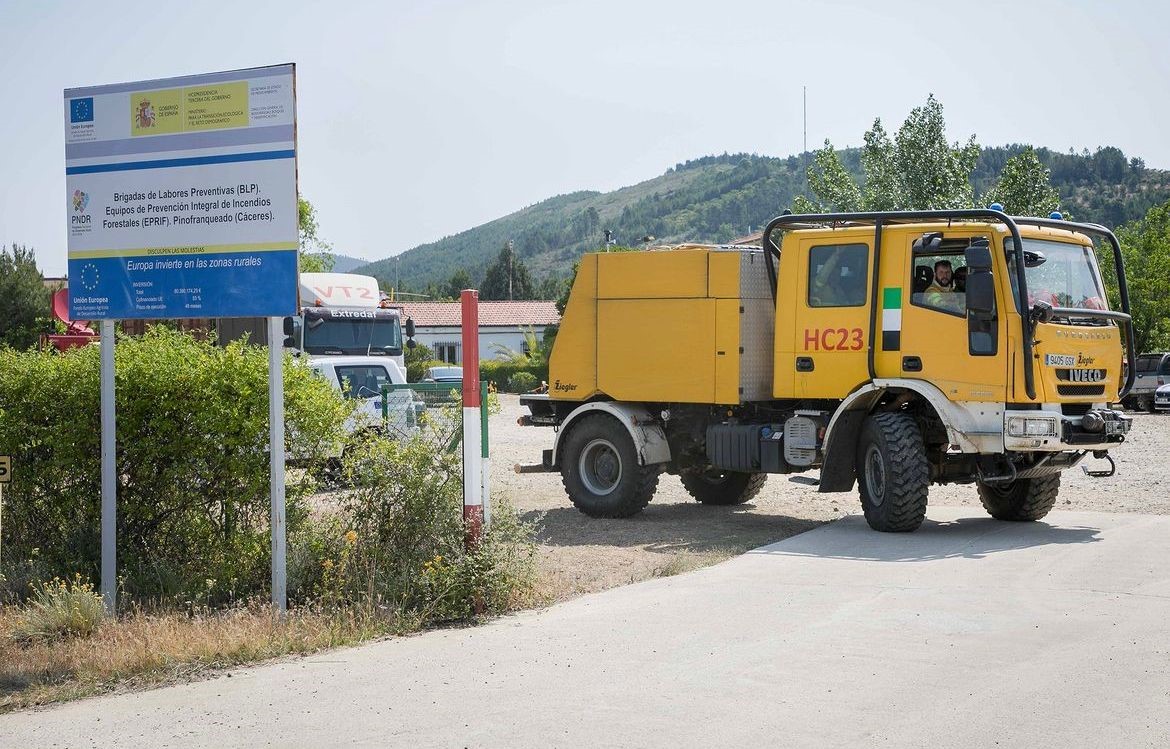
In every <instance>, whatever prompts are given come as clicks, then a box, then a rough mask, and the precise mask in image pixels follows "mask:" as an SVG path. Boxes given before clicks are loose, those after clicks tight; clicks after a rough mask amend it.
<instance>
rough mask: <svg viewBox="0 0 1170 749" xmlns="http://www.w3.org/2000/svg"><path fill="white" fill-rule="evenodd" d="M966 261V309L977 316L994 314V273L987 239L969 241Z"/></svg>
mask: <svg viewBox="0 0 1170 749" xmlns="http://www.w3.org/2000/svg"><path fill="white" fill-rule="evenodd" d="M964 254H965V255H966V262H967V309H968V310H969V311H970V312H972V313H974V314H976V315H979V316H984V317H990V316H992V315H994V314H995V274H994V273H992V271H991V247H990V246H989V245H988V243H987V241H986V240H984V241H982V242H981V241H978V240H976V241H975V242H972V243H971V246H970V247H968V248H967V251H966V252H965V253H964Z"/></svg>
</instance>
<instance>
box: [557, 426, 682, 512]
mask: <svg viewBox="0 0 1170 749" xmlns="http://www.w3.org/2000/svg"><path fill="white" fill-rule="evenodd" d="M560 463H561V482H562V483H564V485H565V491H566V492H567V493H568V495H569V499H570V500H572V502H573V505H574V506H575V507H576V508H577V509H578V510H580V511H581V512H583V513H585V514H586V515H588V516H589V517H593V518H628V517H630V516H631V515H636V514H638V513H639V512H641V511H642V510H643V509H644V508H645V507H646V505H648V504H650V500H651V499H652V498H653V497H654V490H655V489H657V488H658V474H659V472H660V470H661V467H660V466H657V465H648V466H646V465H639V464H638V452H637V450H636V449H635V447H634V440H633V438H631V437H630V433H629V432H627V431H626V429H625V427H623V426H622V425H621V424H619V423H618V422H617V420H616V419H614V418H613V417H612V416H609V415H605V414H597V415H594V416H585V417H583V418H582V419H581V421H580V423H577V424H574V425H573V426H572V431H570V432H569V434H568V435H567V436H566V438H565V449H564V452H563V453H562V455H561V458H560Z"/></svg>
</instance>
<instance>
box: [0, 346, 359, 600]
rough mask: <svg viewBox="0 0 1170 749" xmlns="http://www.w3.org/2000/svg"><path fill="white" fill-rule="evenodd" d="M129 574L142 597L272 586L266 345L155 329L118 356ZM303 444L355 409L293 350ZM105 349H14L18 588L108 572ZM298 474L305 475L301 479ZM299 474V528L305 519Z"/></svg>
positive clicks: (5, 407) (124, 550)
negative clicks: (102, 390)
mask: <svg viewBox="0 0 1170 749" xmlns="http://www.w3.org/2000/svg"><path fill="white" fill-rule="evenodd" d="M115 369H116V375H115V378H116V388H117V389H116V393H117V395H116V402H117V442H118V444H117V456H116V461H117V470H118V523H117V528H118V569H119V575H120V577H122V578H123V587H124V590H125V591H126V592H127V593H129V594H130V595H132V596H135V597H185V598H187V599H194V600H198V601H201V602H209V601H215V600H226V599H228V598H233V597H237V596H242V595H248V594H252V593H257V592H263V591H264V590H265V589H266V587H267V584H268V578H269V538H268V536H269V534H268V513H269V507H268V504H269V500H268V452H267V443H268V389H267V381H268V365H267V351H266V349H264V348H258V347H250V346H245V345H242V344H240V343H233V344H231V345H229V346H227V347H226V348H219V347H217V346H215V345H214V344H213V343H210V342H207V341H198V340H196V339H194V338H192V337H191V336H190V335H188V334H184V333H180V332H176V331H171V330H166V329H163V328H154V329H151V330H149V331H148V332H147V333H146V335H144V336H142V337H138V338H125V339H122V340H119V342H118V346H117V350H116V362H115ZM284 373H285V374H284V392H285V419H286V425H287V429H288V432H287V434H289V435H295V436H294V437H291V438H290V439H289V445H288V447H289V449H290V450H292V448H293V447H294V445H293V443H294V442H295V448H296V452H297V453H298V454H304V455H312V456H322V455H324V454H325V453H326V452H327V451H328V448H329V446H331V445H333V444H336V443H337V442H338V441H339V440H340V438H341V424H342V423H343V422H344V420H345V418H346V416H347V414H348V413H349V406H348V405H347V404H346V403H345V402H344V401H342V400H341V398H340V397H339V396H338V395H337V394H336V393H335V392H334V390H333V389H332V388H331V387H330V386H329V385H328V383H325V382H323V381H321V380H319V379H318V378H316V377H313V376H312V375H311V373H310V371H309V370H308V368H307V367H303V366H297V365H294V364H293V363H292V360H291V359H287V358H286V360H285V367H284ZM99 406H100V399H99V348H98V347H97V346H88V347H85V348H81V349H74V350H72V351H69V352H68V353H65V354H54V353H48V352H37V351H31V352H23V353H22V352H15V351H11V350H0V454H5V455H11V456H12V458H13V463H14V470H13V475H12V484H11V485H10V487H9V489H8V490H7V491H5V493H4V502H5V506H4V521H3V528H2V532H3V538H2V539H0V541H2V544H3V564H4V567H3V568H2V569H0V574H3V575H4V578H5V582H4V584H3V586H0V592H2V587H7V589H8V592H9V593H13V594H16V595H24V594H25V593H27V587H28V583H30V582H34V581H36V580H38V579H41V580H44V579H49V578H51V577H52V576H54V575H56V576H61V577H66V576H69V575H71V574H72V573H75V572H79V573H81V574H83V575H85V576H88V577H90V578H91V579H93V580H95V581H96V580H97V578H98V572H99V564H100V560H99V558H100V539H99V526H100V516H101V462H100V409H99ZM293 475H299V474H296V473H294V474H293ZM311 489H312V486H311V485H310V484H309V483H308V482H299V483H298V482H290V484H289V486H288V487H287V495H288V526H289V531H290V533H293V534H295V533H296V532H297V531H298V529H299V527H300V526H301V525H302V524H303V523H304V521H305V519H306V516H307V507H306V498H307V494H308V492H309V491H310V490H311Z"/></svg>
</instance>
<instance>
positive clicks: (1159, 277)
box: [1101, 201, 1170, 353]
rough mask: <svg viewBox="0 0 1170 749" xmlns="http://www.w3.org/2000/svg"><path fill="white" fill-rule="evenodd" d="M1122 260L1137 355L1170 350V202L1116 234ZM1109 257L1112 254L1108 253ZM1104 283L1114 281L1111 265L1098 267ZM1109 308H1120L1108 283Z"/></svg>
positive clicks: (1109, 259) (1110, 262) (1107, 263)
mask: <svg viewBox="0 0 1170 749" xmlns="http://www.w3.org/2000/svg"><path fill="white" fill-rule="evenodd" d="M1117 238H1118V239H1119V240H1120V241H1121V252H1122V256H1123V257H1124V259H1125V278H1126V282H1127V284H1128V287H1129V305H1130V312H1131V314H1132V315H1133V332H1134V344H1135V345H1136V346H1137V350H1138V353H1141V352H1143V351H1166V350H1170V314H1167V311H1166V303H1167V300H1168V299H1170V201H1168V202H1166V203H1163V204H1162V205H1158V206H1154V207H1153V208H1151V209H1150V210H1149V212H1148V213H1146V216H1145V218H1143V219H1141V220H1140V221H1135V222H1133V223H1131V224H1126V225H1125V226H1123V227H1121V228H1120V229H1118V230H1117ZM1110 254H1111V253H1110ZM1101 265H1102V270H1104V271H1105V276H1106V280H1107V281H1113V262H1112V259H1111V258H1105V259H1104V262H1102V263H1101ZM1109 286H1110V287H1111V293H1110V304H1111V305H1112V306H1113V309H1119V308H1120V299H1118V298H1117V293H1116V289H1117V284H1116V282H1114V283H1110V284H1109Z"/></svg>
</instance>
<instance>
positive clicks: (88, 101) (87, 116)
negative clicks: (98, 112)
mask: <svg viewBox="0 0 1170 749" xmlns="http://www.w3.org/2000/svg"><path fill="white" fill-rule="evenodd" d="M69 121H70V122H93V97H92V96H86V97H85V98H83V99H70V100H69Z"/></svg>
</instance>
